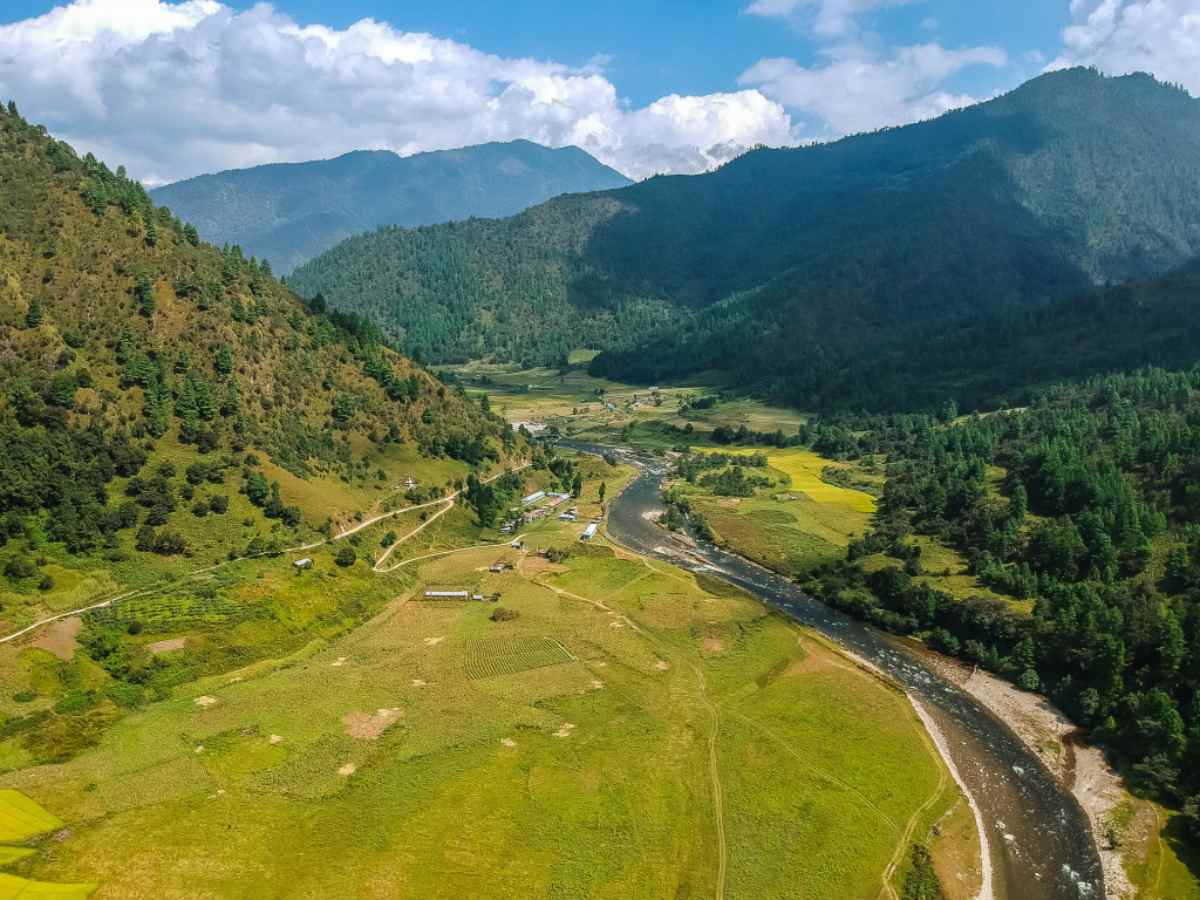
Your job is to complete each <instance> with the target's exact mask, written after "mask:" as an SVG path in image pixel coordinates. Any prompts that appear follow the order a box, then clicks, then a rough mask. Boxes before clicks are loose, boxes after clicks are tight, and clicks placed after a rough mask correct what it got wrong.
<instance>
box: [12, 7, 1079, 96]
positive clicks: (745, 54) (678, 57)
mask: <svg viewBox="0 0 1200 900" xmlns="http://www.w3.org/2000/svg"><path fill="white" fill-rule="evenodd" d="M4 5H5V10H4V11H3V12H0V21H10V22H11V21H16V20H19V19H24V18H29V17H31V16H37V15H41V14H43V13H45V12H47V11H49V10H51V9H53V8H54V6H55V5H57V4H55V3H53V2H49V0H8V2H7V3H5V4H4ZM227 5H229V6H231V7H234V8H236V9H242V10H245V9H249V8H250V7H252V6H253V5H254V4H253V3H247V2H244V0H233V2H229V3H227ZM273 5H274V6H275V7H276V8H277V9H279V10H282V11H284V12H286V13H288V14H289V15H290V16H291V17H292V18H294V19H295V20H296V21H297V22H299V23H301V24H306V25H310V24H324V25H329V26H331V27H335V28H345V27H347V26H349V25H351V24H352V23H354V22H356V21H358V20H359V19H364V18H368V17H370V18H376V19H381V20H384V21H387V22H389V23H391V24H392V25H394V26H396V27H397V28H400V29H403V30H405V31H425V32H429V33H431V34H435V35H440V36H444V37H450V38H454V39H457V40H461V41H465V42H466V43H469V44H471V45H472V46H474V47H477V48H479V49H480V50H485V51H487V52H490V53H496V54H501V55H504V56H531V57H535V58H539V59H555V60H558V61H560V62H564V63H568V64H571V65H578V66H581V65H584V64H586V63H587V62H588V61H589V60H591V59H593V58H595V57H597V56H599V55H606V56H609V57H611V62H610V64H609V66H608V71H609V73H610V74H611V76H612V78H613V80H614V81H615V82H616V83H617V84H618V86H619V88H620V90H621V93H622V95H623V96H625V97H627V98H629V100H630V101H632V102H633V103H634V104H638V105H642V104H646V103H650V102H652V101H653V100H655V99H657V98H658V97H661V96H663V95H664V94H670V93H682V94H709V93H713V92H716V91H724V90H730V89H732V88H734V87H735V86H736V79H737V76H738V74H739V73H741V72H743V71H745V70H746V69H748V68H749V67H750V66H752V65H753V64H754V63H755V62H756V61H757V60H759V59H761V58H762V57H771V56H794V57H797V58H799V59H801V60H803V61H807V62H811V61H813V60H814V59H816V58H818V55H819V52H820V44H819V42H816V41H814V40H812V38H811V36H809V35H806V34H805V33H804V31H803V30H802V29H800V28H794V27H789V26H784V27H781V23H780V22H779V21H778V20H773V19H770V18H764V17H761V16H754V15H747V14H746V13H745V12H744V10H745V9H746V7H747V6H748V5H749V3H747V2H732V0H654V2H646V0H640V2H636V0H606V2H603V3H590V2H576V3H564V2H561V0H560V2H552V0H522V2H509V3H505V2H480V0H437V2H401V3H389V2H379V0H343V2H328V0H280V2H275V3H274V4H273ZM930 19H934V20H936V21H937V23H938V26H937V28H936V29H934V30H931V29H930V28H929V27H928V25H925V27H923V23H927V21H928V20H930ZM1068 21H1069V15H1068V11H1067V5H1066V3H1065V2H1064V3H1057V2H1053V0H1051V2H1046V0H1005V2H996V3H971V2H964V0H929V2H920V3H910V4H907V5H904V6H900V7H896V8H892V9H884V10H880V11H876V12H874V13H872V14H871V15H870V16H869V23H870V25H871V26H872V29H873V30H875V31H876V32H877V33H878V34H879V35H880V37H881V38H882V39H883V40H884V41H886V42H890V43H895V44H906V43H922V42H925V41H928V40H930V39H935V38H936V39H938V40H940V41H941V42H942V43H943V44H946V45H947V46H964V45H975V44H997V45H999V46H1001V47H1005V48H1007V49H1008V50H1009V51H1010V53H1011V54H1012V55H1013V56H1020V55H1022V54H1024V53H1026V52H1028V51H1038V52H1040V53H1042V54H1043V55H1044V56H1045V57H1046V58H1047V59H1049V58H1051V57H1052V56H1053V55H1054V52H1055V51H1056V49H1057V48H1058V46H1059V43H1060V42H1059V34H1060V32H1061V30H1062V29H1063V27H1065V26H1066V25H1067V24H1068ZM1010 80H1011V78H1006V77H1005V75H1003V74H1001V75H997V74H994V73H993V74H989V73H984V72H968V73H964V75H963V76H962V77H961V79H959V80H958V82H957V83H958V84H960V85H961V86H962V89H964V90H973V91H976V92H983V93H989V92H990V91H991V90H993V89H995V88H997V87H1006V86H1009V85H1008V81H1010Z"/></svg>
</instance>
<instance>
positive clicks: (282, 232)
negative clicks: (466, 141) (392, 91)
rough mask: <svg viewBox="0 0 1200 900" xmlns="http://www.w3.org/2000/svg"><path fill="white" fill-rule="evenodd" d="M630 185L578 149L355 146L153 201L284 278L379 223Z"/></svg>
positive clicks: (206, 179) (420, 221)
mask: <svg viewBox="0 0 1200 900" xmlns="http://www.w3.org/2000/svg"><path fill="white" fill-rule="evenodd" d="M628 184H630V181H629V179H627V178H625V177H624V176H623V175H621V174H620V173H619V172H616V171H614V170H613V169H610V168H608V167H607V166H604V165H602V164H601V163H599V162H598V161H596V160H595V159H594V158H593V157H591V156H589V155H588V154H587V153H585V152H584V151H583V150H580V149H579V148H578V147H562V148H557V149H552V148H549V147H543V146H541V145H540V144H535V143H533V142H532V141H527V140H515V141H508V142H492V143H487V144H480V145H477V146H473V147H462V148H459V149H455V150H436V151H429V152H423V153H416V154H413V155H411V156H400V155H398V154H396V153H394V152H393V151H391V150H354V151H351V152H350V153H344V154H342V155H341V156H337V157H334V158H333V159H327V160H314V161H312V162H301V163H276V164H270V165H264V166H256V167H254V168H250V169H234V170H230V171H226V172H220V173H217V174H213V175H201V176H199V177H197V178H191V179H188V180H187V181H182V182H179V183H177V184H171V185H167V186H165V187H161V188H158V189H157V190H155V191H154V192H153V196H154V199H155V200H156V201H157V202H159V203H163V204H165V205H167V206H169V207H170V208H171V209H172V210H173V211H174V212H175V213H177V214H178V215H179V216H181V217H182V218H184V219H185V220H187V221H190V222H193V223H195V225H196V227H197V228H198V229H199V231H200V233H201V235H202V236H204V238H205V239H206V240H211V241H213V242H214V243H217V244H224V243H229V244H238V245H240V246H241V247H242V248H243V250H245V252H246V253H247V255H252V256H257V257H260V258H265V259H269V260H270V261H271V263H272V264H273V265H274V267H275V269H276V271H278V272H281V273H287V272H290V271H292V270H293V269H294V268H295V267H296V266H297V265H299V264H300V263H301V262H303V261H304V260H306V259H308V258H309V257H311V256H313V255H315V254H317V253H320V252H321V251H323V250H326V249H328V248H329V247H331V246H333V245H334V244H336V243H337V242H338V241H341V240H344V239H345V238H347V237H349V236H351V235H353V234H357V233H361V232H364V231H369V230H371V229H373V228H376V227H378V226H380V225H405V226H416V225H427V224H432V223H436V222H448V221H455V220H459V219H466V218H470V217H472V216H484V217H500V216H508V215H512V214H514V213H517V212H520V211H521V210H522V209H526V208H528V207H529V206H533V205H534V204H537V203H540V202H542V201H544V200H547V199H549V198H551V197H555V196H557V195H559V194H565V193H575V192H584V191H593V190H602V189H606V188H614V187H623V186H625V185H628Z"/></svg>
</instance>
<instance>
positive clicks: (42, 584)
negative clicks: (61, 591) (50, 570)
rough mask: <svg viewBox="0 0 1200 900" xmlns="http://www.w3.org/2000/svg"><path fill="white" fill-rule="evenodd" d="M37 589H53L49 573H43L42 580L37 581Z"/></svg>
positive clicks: (52, 580) (52, 581)
mask: <svg viewBox="0 0 1200 900" xmlns="http://www.w3.org/2000/svg"><path fill="white" fill-rule="evenodd" d="M38 590H39V591H51V590H54V579H53V578H51V577H50V576H49V575H43V576H42V580H41V581H39V582H38Z"/></svg>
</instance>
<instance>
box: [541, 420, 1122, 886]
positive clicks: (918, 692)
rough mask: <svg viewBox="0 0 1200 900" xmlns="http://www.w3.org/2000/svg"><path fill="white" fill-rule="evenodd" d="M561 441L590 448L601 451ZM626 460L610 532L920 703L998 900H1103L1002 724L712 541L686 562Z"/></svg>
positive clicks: (1028, 758)
mask: <svg viewBox="0 0 1200 900" xmlns="http://www.w3.org/2000/svg"><path fill="white" fill-rule="evenodd" d="M564 445H565V446H569V447H573V448H574V449H577V450H582V451H585V452H593V453H595V452H601V451H602V450H603V449H605V448H601V447H598V446H595V445H591V444H579V443H574V442H564ZM626 459H627V460H628V461H630V462H633V463H635V464H636V465H637V466H638V467H639V468H640V469H641V472H640V474H639V476H638V477H637V478H636V479H635V480H634V481H633V482H632V483H631V484H630V485H629V487H628V488H626V489H625V491H623V492H622V493H621V495H620V496H619V497H618V498H616V499H615V500H614V501H613V502H612V503H611V504H610V508H609V513H608V533H609V535H610V536H611V537H612V538H614V539H615V540H616V541H618V542H619V543H621V544H623V545H624V546H626V547H628V548H629V549H630V550H633V551H635V552H637V553H641V554H644V555H647V556H653V557H657V558H660V559H665V560H669V561H671V562H672V563H675V564H676V565H683V566H685V567H687V566H690V567H692V568H694V569H702V568H703V569H706V570H710V571H711V570H715V571H712V574H715V575H718V576H719V577H722V578H724V579H725V580H727V581H729V582H731V583H733V584H735V585H737V586H738V587H741V588H743V589H744V590H746V591H748V592H749V593H751V594H753V595H754V596H756V597H758V598H759V599H761V600H762V601H764V602H765V603H767V604H769V605H770V606H772V607H774V608H776V609H779V610H782V611H783V612H785V613H787V614H788V615H789V616H791V617H792V618H793V619H795V620H796V621H797V622H800V623H802V624H804V625H807V626H809V627H810V628H814V629H816V630H817V631H819V632H821V633H822V634H824V635H826V636H828V637H829V638H832V639H833V640H834V641H836V642H837V643H838V644H840V645H841V646H843V647H845V648H846V649H847V650H849V651H851V652H852V653H853V654H855V655H856V656H859V657H861V658H862V659H864V660H866V661H868V662H869V663H871V664H872V665H874V666H876V667H878V668H879V669H881V670H882V671H884V672H885V673H887V674H888V675H889V676H891V677H892V678H893V679H895V680H896V681H897V682H898V683H899V684H901V685H902V686H903V687H904V688H905V689H906V690H907V691H908V692H909V694H910V695H911V696H913V697H914V698H916V699H917V700H919V701H920V703H921V704H922V706H924V708H925V709H926V710H927V712H928V713H929V714H930V716H931V717H932V718H933V720H934V722H935V723H936V724H937V726H938V728H939V729H940V730H941V732H942V734H943V735H944V737H945V739H946V741H945V743H946V749H947V750H948V752H949V755H950V757H951V759H952V760H953V762H954V765H955V766H956V767H957V769H958V774H959V776H960V778H961V781H962V783H963V784H964V785H965V786H966V788H967V790H968V791H969V792H970V793H971V795H972V796H973V798H974V800H975V802H976V804H977V805H978V808H979V811H980V813H981V814H982V819H983V824H984V828H985V829H986V831H987V840H988V844H989V845H990V847H991V860H992V873H993V891H994V896H995V897H996V898H998V900H1080V898H1097V900H1099V898H1102V897H1103V896H1104V876H1103V872H1102V869H1101V867H1100V859H1099V856H1098V855H1097V853H1096V849H1095V845H1094V843H1093V840H1092V835H1091V828H1090V825H1089V823H1088V820H1087V816H1086V815H1085V813H1084V812H1083V810H1082V808H1080V806H1079V804H1078V802H1077V801H1076V800H1075V798H1074V797H1072V796H1071V795H1070V793H1069V792H1068V791H1066V790H1064V789H1063V788H1062V787H1061V786H1060V784H1059V783H1058V781H1057V780H1056V779H1055V778H1054V777H1053V776H1052V775H1051V774H1050V772H1049V771H1048V770H1047V769H1046V767H1045V766H1044V765H1043V764H1042V762H1041V761H1040V760H1039V759H1038V758H1037V757H1036V756H1035V755H1034V754H1033V753H1032V752H1030V750H1029V749H1028V748H1027V747H1026V746H1025V745H1024V744H1023V743H1022V742H1021V740H1020V739H1019V738H1018V737H1017V736H1016V735H1015V734H1014V733H1013V731H1012V730H1011V729H1010V728H1009V727H1008V726H1007V725H1005V724H1004V723H1003V722H1001V721H1000V720H999V719H997V718H996V717H995V716H994V715H993V714H992V713H991V712H990V711H988V710H987V709H985V708H984V707H983V706H982V705H981V704H980V703H979V702H978V701H976V700H975V699H974V698H973V697H971V696H969V695H968V694H966V693H965V692H964V691H962V690H961V689H960V688H958V687H957V686H955V685H954V684H952V683H951V682H949V681H947V680H946V679H945V678H943V677H942V676H941V675H939V674H937V673H936V672H934V671H933V670H932V669H930V668H929V667H928V666H927V665H925V664H924V663H923V662H922V661H921V660H920V659H919V658H918V657H916V656H915V655H913V654H912V653H911V652H909V651H908V650H907V649H906V648H904V647H903V646H902V645H901V644H900V643H899V642H897V641H896V640H894V639H893V638H891V637H889V636H888V635H886V634H884V633H883V632H880V631H878V630H876V629H874V628H871V627H870V626H868V625H865V624H863V623H861V622H858V621H857V620H854V619H852V618H850V617H848V616H846V615H844V614H842V613H840V612H837V611H836V610H833V609H830V608H829V607H827V606H825V605H824V604H823V603H821V602H819V601H817V600H814V599H812V598H811V597H808V596H807V595H806V594H804V593H803V592H802V591H800V589H799V588H798V587H796V585H794V584H793V583H792V582H790V581H789V580H787V579H786V578H783V577H781V576H778V575H775V574H773V573H771V572H768V571H766V570H765V569H763V568H761V567H759V566H756V565H754V564H753V563H750V562H748V561H747V560H745V559H743V558H742V557H739V556H735V555H733V554H730V553H727V552H725V551H723V550H721V549H719V548H717V547H713V546H711V545H706V544H698V545H697V546H696V547H695V548H693V549H692V550H690V551H689V552H690V553H691V555H692V556H694V557H696V558H695V559H690V558H688V557H687V556H684V555H681V554H680V553H679V552H678V550H675V549H672V547H671V543H672V542H671V540H670V538H669V537H668V535H667V533H666V532H664V531H663V530H662V529H661V528H660V527H658V526H657V525H656V524H654V522H653V521H651V520H650V519H649V518H647V515H646V514H647V513H651V512H654V511H661V510H662V509H663V505H662V498H661V485H662V480H663V477H664V476H665V474H666V469H665V466H664V465H663V463H662V462H661V461H657V460H652V459H646V458H637V457H633V456H626ZM708 567H711V569H709V568H708Z"/></svg>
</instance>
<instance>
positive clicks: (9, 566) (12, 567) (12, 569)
mask: <svg viewBox="0 0 1200 900" xmlns="http://www.w3.org/2000/svg"><path fill="white" fill-rule="evenodd" d="M36 573H37V566H35V565H34V564H33V560H32V559H30V558H29V557H28V556H14V557H13V558H12V559H10V560H9V561H8V562H6V563H5V564H4V574H5V575H6V576H7V577H8V578H10V579H12V580H13V581H16V580H18V579H21V578H32V577H33V576H34V574H36Z"/></svg>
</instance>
